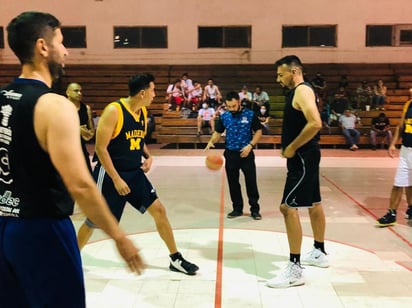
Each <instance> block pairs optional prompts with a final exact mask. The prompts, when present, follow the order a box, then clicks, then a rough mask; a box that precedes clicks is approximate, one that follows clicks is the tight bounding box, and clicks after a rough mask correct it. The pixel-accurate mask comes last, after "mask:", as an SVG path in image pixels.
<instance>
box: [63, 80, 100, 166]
mask: <svg viewBox="0 0 412 308" xmlns="http://www.w3.org/2000/svg"><path fill="white" fill-rule="evenodd" d="M66 95H67V98H68V99H69V101H71V102H72V103H73V104H74V106H76V109H77V113H78V114H79V119H80V141H81V145H82V150H83V154H84V158H85V159H86V163H87V167H88V168H89V171H90V173H92V167H91V165H90V153H89V152H88V151H87V146H86V143H87V142H89V141H90V140H92V138H93V137H94V133H95V125H94V121H93V117H92V110H91V108H90V106H89V105H86V104H84V103H82V97H83V96H82V87H81V86H80V85H79V84H78V83H75V82H73V83H70V84H69V85H68V86H67V90H66Z"/></svg>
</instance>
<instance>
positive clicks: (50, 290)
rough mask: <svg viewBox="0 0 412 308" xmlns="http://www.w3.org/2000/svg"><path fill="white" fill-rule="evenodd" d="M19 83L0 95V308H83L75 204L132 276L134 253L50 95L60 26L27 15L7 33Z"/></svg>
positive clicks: (138, 266) (63, 108)
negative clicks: (108, 241) (112, 246)
mask: <svg viewBox="0 0 412 308" xmlns="http://www.w3.org/2000/svg"><path fill="white" fill-rule="evenodd" d="M7 31H8V43H9V45H10V48H11V49H12V50H13V51H14V53H15V54H16V56H17V57H18V58H19V60H20V63H21V65H22V69H21V75H20V76H19V77H18V78H16V79H15V80H14V81H13V82H12V83H11V84H9V85H7V86H6V87H5V88H2V89H0V127H1V129H0V149H1V150H0V156H1V157H0V163H1V169H0V170H1V172H0V195H1V197H0V306H1V307H79V308H82V307H85V306H86V303H85V302H86V301H85V290H84V280H83V271H82V265H81V260H80V253H79V248H78V246H77V241H76V233H75V230H74V227H73V224H72V222H71V220H70V217H69V216H70V215H71V214H72V213H73V200H72V198H71V197H73V198H74V199H76V200H77V202H78V204H79V206H80V207H81V209H82V210H83V212H84V213H86V215H87V216H88V217H90V218H91V219H93V221H94V222H95V223H96V224H97V225H99V226H100V227H101V228H102V229H103V230H104V231H105V232H106V233H107V234H108V235H109V236H110V237H112V238H113V239H114V240H115V242H116V245H117V248H118V250H119V253H120V255H121V256H122V257H123V258H124V259H125V260H126V261H127V264H128V265H129V268H130V269H131V270H132V271H136V272H138V273H140V272H141V270H142V269H143V262H142V260H141V258H140V256H139V254H138V250H137V249H136V247H135V246H134V245H133V244H132V242H131V241H130V240H128V239H127V238H126V236H125V234H124V233H123V232H122V230H121V229H120V228H119V226H118V223H117V221H116V219H115V218H114V217H113V215H112V214H111V213H110V211H109V208H108V207H107V204H106V202H105V201H104V199H103V198H102V196H101V195H100V193H99V191H98V190H97V187H96V183H95V182H94V181H93V178H92V177H91V175H90V173H89V171H88V169H87V166H86V163H85V161H84V158H83V153H82V150H81V146H80V141H79V135H80V129H79V126H80V125H79V117H78V115H77V112H76V109H75V108H74V106H73V104H72V103H70V101H69V100H67V99H66V98H65V97H63V96H60V95H57V94H54V93H52V91H51V85H52V82H53V79H54V78H55V77H56V76H58V73H59V71H60V70H61V69H62V66H63V63H64V58H65V56H67V50H66V48H65V47H64V45H63V36H62V33H61V29H60V22H59V21H58V20H57V19H56V18H55V17H54V16H52V15H50V14H47V13H40V12H25V13H22V14H20V15H19V16H17V17H16V18H14V19H13V20H12V21H11V22H10V23H9V25H8V27H7Z"/></svg>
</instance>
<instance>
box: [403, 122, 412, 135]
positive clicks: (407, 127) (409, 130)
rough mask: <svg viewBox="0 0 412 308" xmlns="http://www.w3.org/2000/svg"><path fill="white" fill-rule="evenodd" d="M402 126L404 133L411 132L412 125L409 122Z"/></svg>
mask: <svg viewBox="0 0 412 308" xmlns="http://www.w3.org/2000/svg"><path fill="white" fill-rule="evenodd" d="M404 127H405V128H404V132H405V133H408V134H412V125H411V124H406V125H405V126H404Z"/></svg>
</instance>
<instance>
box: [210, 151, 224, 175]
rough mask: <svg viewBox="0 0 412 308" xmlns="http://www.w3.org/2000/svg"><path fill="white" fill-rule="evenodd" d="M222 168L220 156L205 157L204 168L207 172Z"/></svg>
mask: <svg viewBox="0 0 412 308" xmlns="http://www.w3.org/2000/svg"><path fill="white" fill-rule="evenodd" d="M222 166H223V158H222V156H220V155H216V154H209V155H208V156H206V167H207V168H208V169H209V170H213V171H216V170H219V169H220V168H222Z"/></svg>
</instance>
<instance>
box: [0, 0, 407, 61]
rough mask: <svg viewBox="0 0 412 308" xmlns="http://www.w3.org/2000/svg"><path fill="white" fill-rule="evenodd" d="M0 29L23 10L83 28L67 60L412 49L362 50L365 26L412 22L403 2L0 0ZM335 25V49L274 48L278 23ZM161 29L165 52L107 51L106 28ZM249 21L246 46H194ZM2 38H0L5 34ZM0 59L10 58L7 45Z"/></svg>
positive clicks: (396, 55)
mask: <svg viewBox="0 0 412 308" xmlns="http://www.w3.org/2000/svg"><path fill="white" fill-rule="evenodd" d="M0 7H1V14H0V26H3V27H4V28H6V26H7V23H8V22H9V21H10V20H11V19H12V18H13V17H14V16H16V15H18V14H19V13H20V12H22V11H27V10H39V11H47V12H50V13H52V14H54V15H56V16H57V17H58V18H59V19H60V20H61V21H62V23H63V25H66V26H86V28H87V45H88V47H87V49H71V50H69V53H70V55H69V58H68V61H67V64H70V63H78V64H106V63H107V64H210V63H214V64H243V63H244V64H260V63H273V62H274V61H275V60H276V59H278V58H279V57H281V56H284V55H287V54H292V53H293V54H297V55H299V56H300V57H301V58H302V61H303V62H305V63H402V62H411V60H412V56H411V55H412V47H373V48H372V47H368V48H367V47H365V26H366V25H367V24H412V5H411V4H410V0H394V1H389V0H345V1H333V0H332V1H331V0H311V1H303V0H295V1H293V2H292V1H278V0H253V1H246V0H205V1H204V0H202V1H200V0H192V1H188V0H147V1H141V0H100V1H96V0H70V1H68V0H61V1H58V0H19V1H15V0H0ZM315 24H337V25H338V26H337V35H338V47H337V48H330V47H323V48H322V47H306V48H283V49H282V48H281V29H282V25H315ZM114 25H116V26H122V25H123V26H133V25H134V26H144V25H156V26H167V27H168V45H169V47H168V48H167V49H129V50H119V49H113V41H112V35H113V34H112V33H113V26H114ZM214 25H218V26H222V25H223V26H225V25H252V48H251V49H250V50H247V49H244V48H240V49H232V48H231V49H213V48H212V49H204V48H202V49H198V48H197V27H198V26H214ZM5 40H6V39H5ZM0 63H17V60H16V58H15V57H14V55H13V53H12V52H11V51H10V50H9V48H8V47H7V43H6V48H5V49H0Z"/></svg>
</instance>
